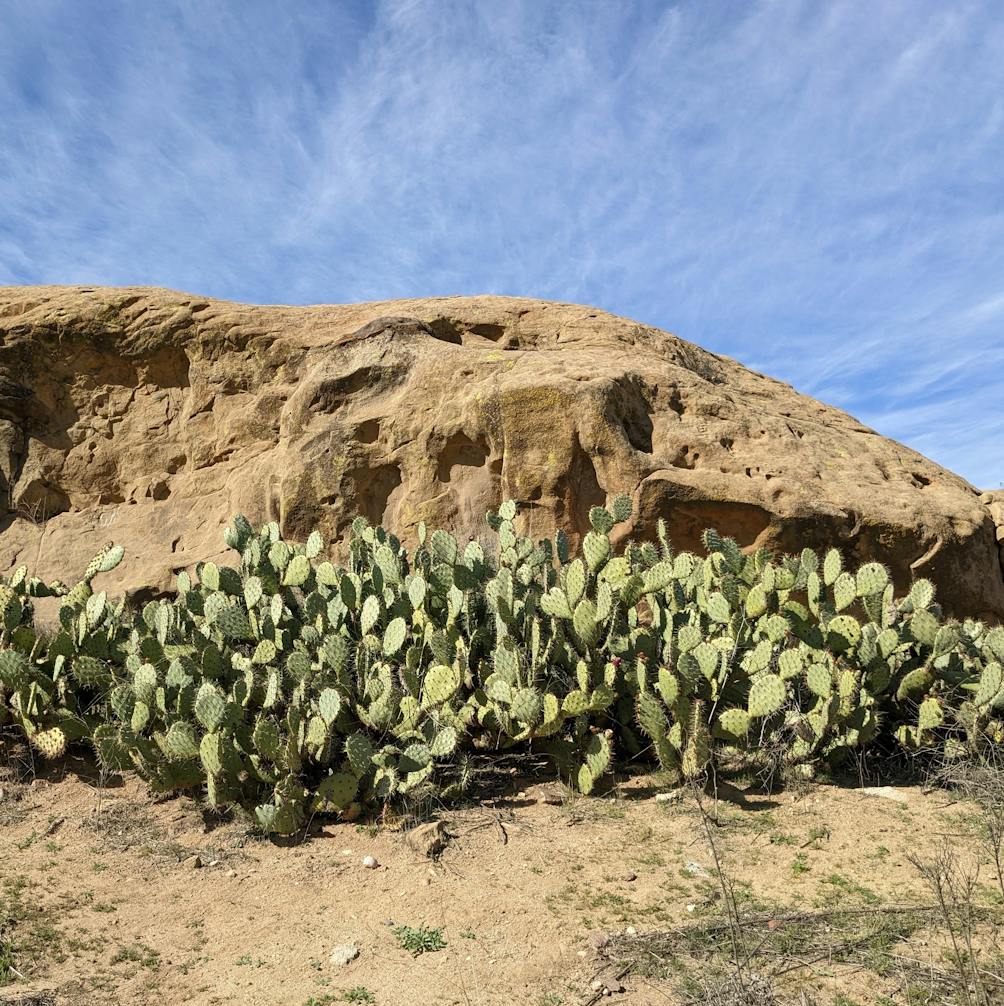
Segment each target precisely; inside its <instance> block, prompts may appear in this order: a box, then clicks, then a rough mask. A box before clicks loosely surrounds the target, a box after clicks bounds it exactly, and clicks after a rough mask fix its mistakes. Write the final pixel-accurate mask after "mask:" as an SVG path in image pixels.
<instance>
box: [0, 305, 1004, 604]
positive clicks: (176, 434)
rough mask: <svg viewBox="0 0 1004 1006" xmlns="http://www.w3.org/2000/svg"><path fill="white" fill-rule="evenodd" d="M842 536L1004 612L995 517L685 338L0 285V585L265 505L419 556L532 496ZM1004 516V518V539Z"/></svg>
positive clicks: (694, 534)
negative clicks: (110, 545) (394, 536)
mask: <svg viewBox="0 0 1004 1006" xmlns="http://www.w3.org/2000/svg"><path fill="white" fill-rule="evenodd" d="M622 492H628V493H631V494H632V496H633V497H634V501H635V512H636V518H635V520H634V523H633V526H632V527H630V528H629V529H628V531H627V532H626V533H629V534H632V535H634V536H638V537H643V536H647V535H650V534H651V533H652V532H653V529H654V527H655V523H656V520H657V518H658V517H660V516H662V517H664V518H665V519H666V520H667V522H668V525H669V529H670V533H671V536H672V539H673V541H674V543H675V544H676V545H677V546H678V547H681V548H699V535H700V532H701V530H702V529H703V528H704V527H706V526H713V527H716V528H718V530H720V531H721V532H722V533H724V534H729V535H732V536H734V537H735V538H737V539H738V540H739V542H740V543H741V544H742V545H744V546H751V547H752V546H759V545H766V546H769V547H771V548H775V549H779V550H797V549H800V548H801V547H802V546H803V545H805V544H811V545H815V546H823V545H828V544H830V543H834V544H838V545H840V546H841V547H842V548H843V549H844V551H845V553H846V554H847V558H848V559H849V560H851V561H854V562H857V561H861V560H864V559H865V558H877V559H880V560H881V561H883V562H886V563H887V564H889V565H890V566H891V567H892V569H893V571H894V574H895V577H896V579H897V581H898V583H899V585H900V586H901V587H902V586H903V585H904V584H906V583H908V582H909V580H910V579H911V577H914V576H927V577H930V578H931V579H933V580H934V581H935V582H936V583H937V584H938V585H939V587H940V590H941V598H942V601H943V602H944V604H945V606H946V608H948V610H950V611H951V612H953V613H955V614H958V615H977V616H983V617H990V618H994V619H998V618H1000V617H1002V616H1004V577H1002V571H1001V565H1000V562H999V560H998V546H997V541H996V536H997V532H996V527H995V520H994V516H993V515H992V514H991V510H992V509H993V507H992V506H988V505H987V503H990V502H994V501H992V500H991V499H989V498H988V499H987V500H986V502H984V501H983V500H981V498H980V496H979V494H978V493H977V492H976V490H974V489H973V487H972V486H970V485H969V484H967V483H966V482H965V481H964V480H963V479H961V478H959V477H958V476H956V475H953V474H952V473H951V472H948V471H946V470H945V469H943V468H940V467H939V466H938V465H936V464H933V463H932V462H930V461H928V460H927V459H925V458H924V457H922V456H921V455H919V454H917V453H915V452H914V451H911V450H908V449H907V448H906V447H903V446H902V445H900V444H897V443H895V442H893V441H890V440H887V439H885V438H883V437H881V436H879V435H878V434H877V433H875V431H873V430H870V429H867V428H866V427H864V426H862V425H861V424H860V423H859V422H857V421H856V420H854V419H853V418H852V417H850V416H848V415H847V414H846V413H843V412H840V411H839V410H837V409H834V408H830V407H829V406H826V405H823V404H821V403H819V402H816V401H814V400H813V399H810V398H806V397H804V396H802V395H799V394H798V393H797V392H795V391H794V390H793V389H792V388H790V387H789V386H788V385H785V384H782V383H781V382H779V381H776V380H772V379H771V378H769V377H765V376H763V375H761V374H757V373H753V372H752V371H749V370H747V369H745V368H744V367H742V366H740V365H739V364H737V363H735V362H734V361H732V360H729V359H726V358H723V357H720V356H716V355H715V354H713V353H709V352H705V351H704V350H702V349H700V348H699V347H697V346H695V345H692V344H691V343H688V342H684V341H683V340H682V339H678V338H676V337H674V336H672V335H669V334H667V333H665V332H661V331H659V330H657V329H653V328H648V327H646V326H644V325H640V324H637V323H635V322H632V321H629V320H627V319H624V318H618V317H615V316H612V315H609V314H605V313H603V312H601V311H597V310H594V309H592V308H587V307H578V306H574V305H570V304H555V303H547V302H543V301H536V300H523V299H517V298H504V297H473V298H441V299H428V300H412V301H394V302H390V303H374V304H353V305H348V306H333V307H252V306H244V305H239V304H232V303H227V302H222V301H213V300H207V299H203V298H198V297H193V296H190V295H185V294H180V293H173V292H170V291H167V290H158V289H149V288H115V289H111V288H97V289H92V288H81V287H6V288H3V287H0V500H2V501H3V504H4V506H3V507H2V508H0V513H2V511H3V510H4V509H5V510H6V516H2V517H0V569H8V568H10V567H11V566H13V565H16V564H18V563H22V562H25V563H27V564H28V565H29V566H30V567H32V569H35V570H38V572H39V573H40V574H41V575H44V576H59V577H61V578H63V579H69V578H70V577H71V576H73V575H76V574H78V573H79V571H80V570H82V568H83V566H84V565H85V563H86V562H87V560H88V559H89V558H90V556H91V555H92V554H93V552H94V551H95V550H96V549H97V548H98V547H99V546H100V545H101V544H103V543H104V542H106V541H108V540H112V539H114V540H115V541H118V542H120V543H122V544H123V545H125V546H126V561H125V562H124V563H123V565H122V566H121V567H119V570H118V571H117V573H116V575H119V574H121V575H122V576H123V577H124V579H125V584H126V586H127V588H129V589H131V590H136V591H140V590H147V591H149V590H153V591H160V590H164V589H167V588H169V586H170V585H171V583H172V580H173V576H174V574H175V573H176V572H177V571H178V570H180V569H182V568H184V567H186V566H190V565H191V564H193V563H194V562H195V561H196V560H199V559H208V558H212V557H219V556H220V555H223V554H224V553H225V548H224V546H223V544H222V537H221V533H222V528H223V527H224V525H225V524H226V522H227V520H228V518H229V517H230V515H232V514H234V513H237V512H242V513H244V514H246V515H247V516H248V517H249V518H250V519H251V520H252V521H253V522H263V521H266V520H277V521H279V523H280V524H281V525H282V527H283V529H284V531H285V533H286V534H287V535H289V536H292V537H301V538H302V537H304V536H306V534H307V533H308V532H309V531H310V530H311V529H312V528H313V527H315V526H318V527H320V529H321V530H322V532H323V533H324V534H325V535H326V537H327V538H328V540H331V541H335V540H337V539H338V538H339V537H340V536H342V535H344V532H345V530H346V528H347V526H348V524H349V522H350V521H351V519H352V517H353V516H354V515H355V514H356V513H357V512H361V513H363V514H365V516H366V517H367V518H369V520H370V521H372V522H382V523H383V524H385V525H386V526H388V527H389V528H391V529H393V530H394V531H395V532H397V533H398V534H400V535H401V536H402V537H404V538H405V539H409V538H412V537H413V536H414V532H415V529H416V527H417V525H418V523H419V521H422V520H424V521H426V522H427V523H429V524H430V525H441V526H447V527H450V528H452V529H454V530H455V531H457V532H459V533H460V534H461V535H473V536H479V535H481V534H483V533H484V531H485V530H486V528H485V524H484V512H485V511H486V510H487V509H489V508H490V507H495V506H497V505H498V503H499V502H500V500H501V499H502V498H504V497H513V498H515V499H517V500H520V501H523V511H522V517H521V520H522V521H523V527H524V530H528V531H529V532H530V533H532V534H533V535H534V536H544V535H549V534H551V533H552V532H553V531H554V529H555V528H556V527H562V528H564V529H566V530H567V531H568V532H570V534H571V535H572V537H573V539H577V538H578V536H579V535H581V534H582V533H583V531H584V530H585V528H586V527H587V515H588V512H589V508H590V507H592V506H594V505H596V504H599V503H603V502H605V501H606V500H608V499H610V498H611V497H613V496H614V495H616V494H618V493H622ZM1002 523H1004V522H1002Z"/></svg>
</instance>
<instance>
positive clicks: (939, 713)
mask: <svg viewBox="0 0 1004 1006" xmlns="http://www.w3.org/2000/svg"><path fill="white" fill-rule="evenodd" d="M944 719H945V711H944V709H943V708H942V706H941V703H940V702H939V701H938V700H937V699H936V698H933V697H932V698H927V699H924V701H923V702H921V704H920V709H919V710H918V714H917V725H918V726H919V727H920V729H921V730H922V731H923V730H935V729H937V728H938V727H940V726H941V724H942V723H943V722H944Z"/></svg>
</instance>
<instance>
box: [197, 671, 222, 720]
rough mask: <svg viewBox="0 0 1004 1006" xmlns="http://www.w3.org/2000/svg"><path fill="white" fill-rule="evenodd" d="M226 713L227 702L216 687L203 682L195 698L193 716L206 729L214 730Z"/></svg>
mask: <svg viewBox="0 0 1004 1006" xmlns="http://www.w3.org/2000/svg"><path fill="white" fill-rule="evenodd" d="M226 711H227V701H226V697H225V696H224V694H223V693H222V692H221V691H220V689H219V688H217V687H216V685H214V684H212V683H211V682H209V681H206V682H203V684H202V686H201V687H200V688H199V691H198V694H197V695H196V697H195V716H196V718H197V719H198V721H199V722H200V723H201V724H202V725H203V726H204V727H205V728H206V729H207V730H215V729H216V728H217V727H219V726H220V724H221V723H222V722H223V719H224V717H225V716H226Z"/></svg>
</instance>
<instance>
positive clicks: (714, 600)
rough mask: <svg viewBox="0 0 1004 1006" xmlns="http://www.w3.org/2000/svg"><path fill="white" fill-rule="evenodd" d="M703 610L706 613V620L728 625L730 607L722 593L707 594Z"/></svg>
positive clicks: (730, 613) (730, 612)
mask: <svg viewBox="0 0 1004 1006" xmlns="http://www.w3.org/2000/svg"><path fill="white" fill-rule="evenodd" d="M704 610H705V611H706V612H707V615H708V618H710V619H711V620H712V621H713V622H719V623H720V624H722V625H728V623H729V621H730V620H731V618H732V606H731V605H730V604H729V601H728V598H727V597H726V596H725V595H724V594H722V593H718V592H716V593H713V594H709V595H708V599H707V604H706V606H705V609H704Z"/></svg>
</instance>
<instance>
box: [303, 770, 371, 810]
mask: <svg viewBox="0 0 1004 1006" xmlns="http://www.w3.org/2000/svg"><path fill="white" fill-rule="evenodd" d="M358 790H359V780H358V779H357V778H356V776H355V775H353V774H352V773H351V772H334V773H332V774H331V775H329V776H326V777H325V778H324V779H322V780H321V781H320V782H319V783H318V784H317V789H316V790H315V792H314V798H313V800H312V801H311V804H310V809H311V810H312V811H313V812H314V813H331V812H332V811H342V810H345V809H346V808H347V807H348V806H349V805H350V804H351V803H352V802H353V801H354V800H355V798H356V793H357V792H358Z"/></svg>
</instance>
